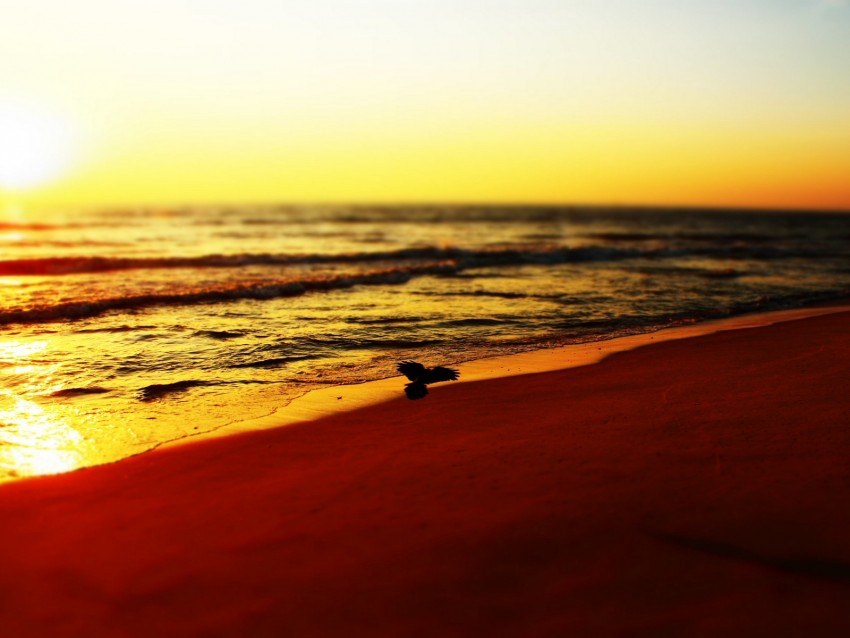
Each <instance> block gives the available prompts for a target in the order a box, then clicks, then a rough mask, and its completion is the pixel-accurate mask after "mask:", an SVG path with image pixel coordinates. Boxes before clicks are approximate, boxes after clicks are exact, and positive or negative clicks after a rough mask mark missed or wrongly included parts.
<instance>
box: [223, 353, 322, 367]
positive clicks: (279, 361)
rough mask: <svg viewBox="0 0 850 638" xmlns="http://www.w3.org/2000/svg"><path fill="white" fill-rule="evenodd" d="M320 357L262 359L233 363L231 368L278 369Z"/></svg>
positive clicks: (298, 356)
mask: <svg viewBox="0 0 850 638" xmlns="http://www.w3.org/2000/svg"><path fill="white" fill-rule="evenodd" d="M321 358H322V355H306V354H305V355H293V356H290V357H275V358H274V359H262V360H260V361H248V362H246V363H234V364H233V365H231V366H230V367H231V368H280V367H282V366H285V365H288V364H290V363H294V362H297V361H309V360H311V359H321Z"/></svg>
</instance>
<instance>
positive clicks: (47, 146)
mask: <svg viewBox="0 0 850 638" xmlns="http://www.w3.org/2000/svg"><path fill="white" fill-rule="evenodd" d="M72 150H73V131H72V127H71V125H70V123H69V122H67V121H66V120H65V119H63V118H62V117H61V116H59V115H58V114H56V113H53V112H51V111H49V110H47V109H45V108H43V107H40V106H37V105H34V104H29V103H26V102H22V101H13V100H5V99H2V98H0V190H10V191H18V190H26V189H30V188H33V187H36V186H39V185H41V184H45V183H47V182H49V181H51V180H53V179H56V178H57V177H59V176H60V175H61V174H62V173H63V172H65V171H66V170H68V168H69V167H70V164H71V160H72V155H73V153H72Z"/></svg>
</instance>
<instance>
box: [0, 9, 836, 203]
mask: <svg viewBox="0 0 850 638" xmlns="http://www.w3.org/2000/svg"><path fill="white" fill-rule="evenodd" d="M0 30H2V31H0V190H2V191H4V192H5V195H4V196H5V197H6V198H7V199H9V198H17V199H21V200H22V201H36V202H54V203H92V204H107V203H159V202H176V203H191V202H210V201H215V202H246V201H278V202H288V201H351V202H374V201H399V202H402V201H417V202H423V201H443V202H459V201H477V202H541V203H542V202H553V203H555V202H557V203H603V204H697V205H743V206H782V207H812V208H847V209H850V186H848V184H850V1H848V0H713V1H711V2H708V1H706V0H301V1H296V0H75V1H73V2H65V1H63V0H27V1H26V2H24V1H20V2H8V1H7V2H4V3H3V7H2V25H1V26H0Z"/></svg>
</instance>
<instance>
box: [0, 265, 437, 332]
mask: <svg viewBox="0 0 850 638" xmlns="http://www.w3.org/2000/svg"><path fill="white" fill-rule="evenodd" d="M452 269H453V267H452V266H451V265H446V264H429V265H426V266H418V267H402V268H388V269H383V270H376V271H372V272H367V273H362V274H359V275H337V276H325V277H314V278H306V279H300V280H285V281H276V282H271V283H263V284H251V285H247V286H240V285H236V286H230V287H223V288H213V289H203V290H191V291H187V292H175V293H159V294H157V293H153V294H143V295H130V296H126V297H115V298H107V299H96V300H89V301H71V302H64V303H58V304H55V305H52V306H46V307H37V308H28V309H25V310H9V311H4V312H0V325H6V324H13V323H42V322H49V321H59V320H75V319H84V318H87V317H94V316H97V315H101V314H103V313H106V312H110V311H116V310H118V311H129V310H140V309H143V308H149V307H154V306H178V305H200V304H215V303H226V302H232V301H238V300H242V299H255V300H260V301H263V300H269V299H279V298H284V297H295V296H298V295H302V294H304V293H307V292H320V291H329V290H339V289H344V288H352V287H354V286H375V285H393V284H403V283H406V282H408V281H410V279H411V278H412V277H415V276H421V275H439V274H445V273H449V272H451V271H452Z"/></svg>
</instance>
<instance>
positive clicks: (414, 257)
mask: <svg viewBox="0 0 850 638" xmlns="http://www.w3.org/2000/svg"><path fill="white" fill-rule="evenodd" d="M709 252H711V256H722V257H725V258H727V259H734V258H736V257H741V258H752V257H753V256H754V252H757V253H758V257H759V258H773V257H776V258H778V257H781V256H783V255H786V256H787V251H786V252H785V253H783V252H782V250H781V249H771V248H769V247H760V248H759V249H758V250H757V251H748V252H747V251H739V250H738V249H737V248H736V247H734V246H732V247H729V248H724V249H721V248H718V249H712V251H696V252H695V251H690V250H689V251H673V250H671V249H669V248H653V249H637V248H614V247H599V246H592V247H584V248H565V247H554V248H489V249H481V250H467V249H461V248H436V247H423V248H409V249H403V250H395V251H386V252H375V253H353V254H340V255H326V254H321V255H269V254H257V255H253V254H252V255H232V256H207V257H191V258H163V259H115V258H106V257H103V258H101V257H93V258H59V259H46V260H16V261H6V262H0V275H2V274H10V273H12V272H16V273H17V274H21V273H22V272H28V273H30V274H33V273H34V272H35V270H38V269H40V270H41V272H48V271H50V272H52V273H53V274H59V273H69V272H96V271H98V270H109V269H120V268H131V267H154V268H168V267H178V266H183V267H188V266H192V267H237V266H244V265H247V264H285V263H286V264H309V263H317V264H318V263H358V264H363V265H368V264H369V263H370V262H374V263H375V264H376V265H377V264H379V263H381V262H394V263H395V264H397V265H394V266H389V267H385V268H378V269H375V270H366V271H363V272H358V273H356V274H353V273H348V274H340V275H323V276H322V275H316V276H312V277H311V276H306V277H304V278H300V279H298V278H293V279H283V280H281V279H277V280H272V281H267V282H262V283H251V284H235V285H233V284H231V285H222V286H219V287H212V288H202V289H198V288H192V289H189V290H180V291H177V292H163V293H147V294H137V295H132V294H131V295H127V296H123V297H114V298H100V299H93V300H80V301H66V302H61V303H57V304H53V305H49V306H40V307H34V308H26V309H10V310H7V311H3V312H0V325H6V324H13V323H43V322H50V321H57V320H75V319H83V318H87V317H93V316H97V315H100V314H103V313H106V312H110V311H134V310H139V309H143V308H149V307H155V306H177V305H200V304H215V303H225V302H232V301H237V300H244V299H255V300H270V299H279V298H284V297H294V296H298V295H302V294H305V293H310V292H322V291H330V290H339V289H344V288H351V287H354V286H375V285H397V284H404V283H407V282H408V281H410V280H411V279H412V278H415V277H421V276H438V277H457V276H459V275H461V274H462V272H463V271H465V270H470V269H475V268H487V267H492V266H521V265H526V264H537V265H555V264H562V263H582V262H599V261H616V260H625V259H633V258H645V259H660V258H664V257H679V256H682V255H693V254H700V255H707V254H709ZM792 255H793V256H798V253H797V252H796V251H795V252H794V253H792ZM816 255H817V257H818V258H824V257H828V256H829V255H827V254H824V253H823V252H817V253H816ZM735 276H739V273H738V271H735V270H731V269H730V270H728V271H722V272H721V271H718V272H717V273H714V274H712V275H709V277H716V278H725V277H728V278H733V277H735ZM459 294H473V295H482V296H498V297H504V298H522V297H523V296H525V293H516V292H500V291H476V292H472V293H459ZM208 336H211V337H212V338H229V336H228V335H224V334H221V335H219V336H218V337H216V336H214V335H208Z"/></svg>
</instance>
